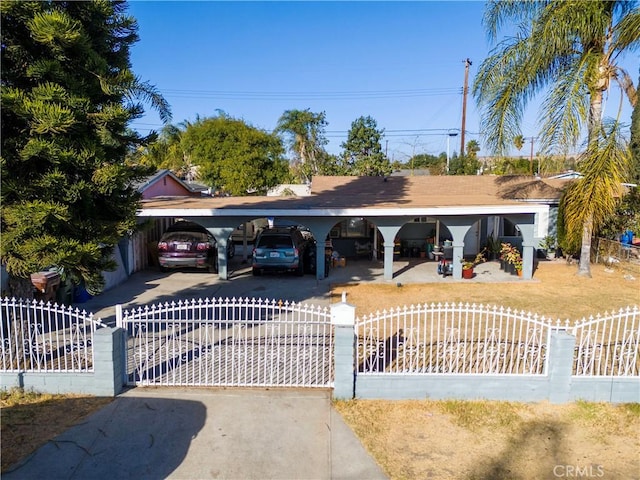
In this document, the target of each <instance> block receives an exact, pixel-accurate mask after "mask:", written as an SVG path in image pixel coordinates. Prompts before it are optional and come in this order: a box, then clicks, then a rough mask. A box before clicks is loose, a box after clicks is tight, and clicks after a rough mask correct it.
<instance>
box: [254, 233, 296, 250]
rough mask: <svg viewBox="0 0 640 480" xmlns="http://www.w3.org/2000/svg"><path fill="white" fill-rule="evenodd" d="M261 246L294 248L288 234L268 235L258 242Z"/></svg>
mask: <svg viewBox="0 0 640 480" xmlns="http://www.w3.org/2000/svg"><path fill="white" fill-rule="evenodd" d="M258 247H259V248H293V242H292V241H291V237H290V236H288V235H267V236H264V237H262V238H261V239H260V241H259V242H258Z"/></svg>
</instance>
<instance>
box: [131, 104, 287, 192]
mask: <svg viewBox="0 0 640 480" xmlns="http://www.w3.org/2000/svg"><path fill="white" fill-rule="evenodd" d="M283 154H284V148H283V146H282V142H281V140H280V138H279V137H278V136H277V135H276V134H271V133H267V132H265V131H263V130H260V129H257V128H255V127H252V126H251V125H248V124H247V123H246V122H244V121H243V120H238V119H234V118H231V117H230V116H228V115H226V114H223V113H222V114H220V115H218V116H216V117H209V118H200V117H198V118H197V119H196V121H195V122H183V123H182V124H180V125H179V126H172V127H171V128H168V129H166V131H165V132H163V134H162V135H161V136H160V138H159V139H158V142H156V144H155V145H151V146H150V147H149V148H148V149H147V151H146V152H145V155H143V159H142V161H143V162H144V163H148V164H151V165H153V166H155V167H157V168H169V169H171V170H173V171H174V172H176V173H177V174H182V175H183V176H184V173H185V172H193V173H194V175H195V178H196V179H197V180H198V181H200V182H203V183H205V184H206V185H207V186H209V187H211V188H212V189H214V190H216V191H218V192H220V193H225V194H229V195H238V196H241V195H248V194H251V193H261V194H264V193H265V192H266V190H267V189H269V188H271V187H273V186H275V185H277V184H279V183H282V182H284V181H286V180H288V179H289V167H288V163H287V161H286V160H285V159H284V157H283Z"/></svg>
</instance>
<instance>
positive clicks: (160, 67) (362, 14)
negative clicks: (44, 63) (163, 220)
mask: <svg viewBox="0 0 640 480" xmlns="http://www.w3.org/2000/svg"><path fill="white" fill-rule="evenodd" d="M483 12H484V3H483V2H479V1H468V2H454V1H442V2H436V1H425V2H206V1H198V2H187V1H178V2H168V1H161V2H158V1H132V2H130V3H129V14H130V15H132V16H133V17H135V18H136V19H137V21H138V25H139V35H140V41H139V42H138V43H136V44H135V45H134V46H133V48H132V51H131V62H132V66H133V71H134V73H135V74H136V75H138V76H139V77H140V78H142V79H143V80H146V81H149V82H150V83H152V84H154V85H155V86H156V87H157V88H158V89H159V90H160V92H161V93H162V94H163V95H164V96H165V98H166V99H167V100H168V101H169V103H170V104H171V107H172V113H173V122H172V123H174V124H177V123H180V122H182V121H184V120H194V119H195V118H196V116H197V115H199V116H200V117H201V118H202V117H208V116H214V115H216V114H217V112H218V111H220V110H222V111H224V112H225V113H227V114H228V115H230V116H232V117H235V118H242V119H244V120H245V121H246V122H247V123H249V124H251V125H253V126H255V127H258V128H262V129H265V130H268V131H271V130H273V128H274V127H275V126H276V123H277V121H278V118H279V117H280V116H281V115H282V113H283V112H284V111H285V110H290V109H301V110H302V109H306V108H309V109H311V111H313V112H321V111H324V112H325V113H326V118H327V121H328V126H327V129H326V130H327V137H328V139H329V141H330V143H329V145H328V146H327V150H328V151H329V152H331V153H338V152H340V150H341V148H340V144H341V143H342V142H343V141H344V140H345V139H346V135H347V131H348V130H349V128H350V126H351V122H353V121H354V120H355V119H356V118H358V117H360V116H367V115H370V116H371V117H373V118H374V119H375V120H376V122H377V124H378V128H380V129H385V137H384V139H383V148H384V149H387V151H388V155H389V157H390V158H392V159H395V160H399V161H406V160H407V159H408V158H409V157H410V156H411V155H412V154H414V153H416V154H417V153H430V154H434V155H437V154H439V153H441V152H445V151H447V143H449V146H448V148H449V150H450V152H451V154H453V152H454V151H456V152H457V151H459V150H460V136H456V137H449V136H448V135H447V133H448V132H451V133H453V132H457V131H459V130H460V128H461V121H462V103H463V102H462V87H463V84H464V70H465V67H464V62H465V59H467V58H468V59H470V60H471V62H472V65H471V67H470V69H469V85H470V86H471V85H472V83H473V79H474V78H475V74H476V72H477V67H478V66H479V65H480V63H481V62H482V60H483V59H484V58H485V57H486V56H487V54H488V52H489V50H490V45H489V43H488V41H487V39H486V35H485V33H484V30H483V28H482V23H481V22H482V15H483ZM632 60H634V61H635V62H636V66H635V68H632V75H633V74H634V73H633V72H634V71H635V72H636V73H637V63H638V59H637V56H636V57H635V58H634V59H632ZM635 78H637V76H636V77H635ZM610 103H616V104H617V100H616V101H615V102H614V101H611V102H610ZM147 110H148V112H147V114H146V115H145V116H144V117H143V118H141V119H139V120H137V121H136V122H134V123H133V127H134V128H136V129H138V130H139V131H140V132H141V133H148V131H149V130H151V129H155V130H159V129H160V128H161V127H162V125H161V123H160V121H159V119H158V117H157V115H156V114H155V113H154V112H153V111H152V110H151V109H150V108H148V109H147ZM627 111H628V115H627V118H630V114H631V113H630V112H631V109H630V107H627ZM535 116H536V112H535V110H534V109H532V110H531V112H529V114H528V115H527V116H526V117H525V121H524V123H523V135H524V136H535V134H536V124H535ZM481 129H482V127H481V124H480V119H479V116H478V111H477V109H476V107H475V103H474V100H473V97H472V96H471V95H469V97H468V100H467V119H466V129H465V130H466V132H467V133H466V138H465V143H466V142H468V141H469V140H472V139H473V140H477V141H478V142H479V143H480V145H481V147H482V139H481V136H480V132H481ZM447 140H449V142H447ZM480 154H481V155H483V154H488V152H484V151H483V150H481V152H480Z"/></svg>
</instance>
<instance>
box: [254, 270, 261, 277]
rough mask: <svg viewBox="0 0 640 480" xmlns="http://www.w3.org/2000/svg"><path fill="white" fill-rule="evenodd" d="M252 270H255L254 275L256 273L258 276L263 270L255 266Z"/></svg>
mask: <svg viewBox="0 0 640 480" xmlns="http://www.w3.org/2000/svg"><path fill="white" fill-rule="evenodd" d="M252 272H253V275H255V276H256V277H259V276H260V275H262V270H260V269H259V268H253V269H252Z"/></svg>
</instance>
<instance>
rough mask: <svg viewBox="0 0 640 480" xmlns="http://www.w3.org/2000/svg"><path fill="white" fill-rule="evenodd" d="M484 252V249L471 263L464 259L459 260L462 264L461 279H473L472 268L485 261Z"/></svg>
mask: <svg viewBox="0 0 640 480" xmlns="http://www.w3.org/2000/svg"><path fill="white" fill-rule="evenodd" d="M485 252H486V249H483V250H482V251H481V252H480V253H478V254H477V255H476V257H475V258H474V259H473V260H472V261H471V260H465V259H464V258H461V259H460V263H462V278H473V267H475V266H476V265H478V264H480V263H482V262H484V261H486V258H485V256H484V254H485Z"/></svg>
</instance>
